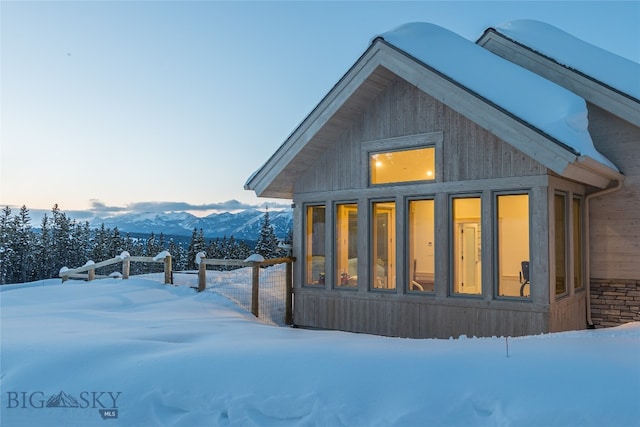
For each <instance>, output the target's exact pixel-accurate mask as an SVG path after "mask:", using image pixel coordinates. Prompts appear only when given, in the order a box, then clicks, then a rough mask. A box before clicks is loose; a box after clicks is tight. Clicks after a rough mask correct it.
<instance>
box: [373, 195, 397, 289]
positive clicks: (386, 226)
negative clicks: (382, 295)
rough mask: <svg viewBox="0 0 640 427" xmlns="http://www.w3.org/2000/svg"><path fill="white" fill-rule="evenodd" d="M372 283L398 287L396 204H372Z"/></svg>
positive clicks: (381, 287) (386, 286)
mask: <svg viewBox="0 0 640 427" xmlns="http://www.w3.org/2000/svg"><path fill="white" fill-rule="evenodd" d="M372 215H373V220H372V226H373V227H372V228H373V230H372V235H373V259H372V260H371V266H372V276H371V277H372V284H373V288H375V289H395V288H396V272H395V270H396V227H395V224H396V204H395V202H374V203H373V204H372Z"/></svg>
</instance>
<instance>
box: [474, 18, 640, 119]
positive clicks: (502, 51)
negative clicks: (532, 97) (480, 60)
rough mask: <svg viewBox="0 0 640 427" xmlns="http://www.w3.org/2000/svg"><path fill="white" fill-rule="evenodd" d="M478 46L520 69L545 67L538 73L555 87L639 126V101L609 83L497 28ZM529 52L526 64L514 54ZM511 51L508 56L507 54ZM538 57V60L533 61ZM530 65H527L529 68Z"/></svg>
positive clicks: (485, 32)
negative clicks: (563, 62) (535, 48)
mask: <svg viewBox="0 0 640 427" xmlns="http://www.w3.org/2000/svg"><path fill="white" fill-rule="evenodd" d="M476 44H478V45H479V46H482V47H484V48H485V49H487V50H489V51H490V52H493V53H494V54H496V55H498V56H501V57H502V58H505V59H506V60H508V61H511V62H513V63H514V64H517V65H519V66H521V67H524V68H527V69H530V70H531V61H535V62H536V63H538V64H540V65H544V66H545V68H546V71H545V69H542V70H537V71H535V72H536V73H538V74H540V75H542V76H543V77H544V78H547V79H549V80H551V81H553V82H555V83H556V84H558V85H560V86H562V87H564V88H566V89H568V90H570V91H572V92H574V93H575V94H577V95H578V96H580V97H582V98H584V99H585V100H586V101H588V102H590V103H592V104H594V105H597V106H598V107H600V108H602V109H604V110H606V111H609V112H610V113H612V114H614V115H616V116H618V117H620V118H622V119H624V120H626V121H628V122H629V123H632V124H633V125H635V126H639V127H640V100H638V99H636V98H634V97H633V96H631V95H629V94H627V93H624V92H622V91H619V90H617V89H616V88H613V87H611V86H609V85H607V84H606V83H604V82H602V81H600V80H598V79H596V78H594V77H592V76H589V75H587V74H585V73H583V72H582V71H581V70H577V69H574V68H571V67H568V66H566V65H564V64H562V63H560V62H558V61H557V60H555V59H554V58H551V57H549V56H546V55H544V54H542V53H540V52H538V51H536V50H534V49H533V48H532V47H530V46H528V45H526V44H524V43H521V42H519V41H517V40H514V39H512V38H510V37H508V36H507V35H505V34H503V33H501V32H500V31H498V30H497V29H495V28H487V29H486V30H485V31H484V33H483V34H482V36H480V38H479V39H478V40H477V41H476ZM518 49H520V52H528V53H529V56H530V57H529V59H528V60H527V61H519V60H518V58H517V55H514V53H517V52H518ZM509 51H510V52H512V53H510V54H508V55H507V52H509ZM533 58H535V59H533ZM527 64H528V65H527Z"/></svg>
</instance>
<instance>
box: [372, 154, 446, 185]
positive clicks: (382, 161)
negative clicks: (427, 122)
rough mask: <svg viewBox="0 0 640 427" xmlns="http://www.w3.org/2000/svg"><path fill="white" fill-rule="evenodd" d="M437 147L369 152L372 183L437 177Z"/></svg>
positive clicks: (423, 179)
mask: <svg viewBox="0 0 640 427" xmlns="http://www.w3.org/2000/svg"><path fill="white" fill-rule="evenodd" d="M435 151H436V150H435V148H434V147H426V148H416V149H412V150H402V151H387V152H378V153H370V154H369V171H370V182H371V184H390V183H396V182H411V181H429V180H433V179H435V169H436V168H435Z"/></svg>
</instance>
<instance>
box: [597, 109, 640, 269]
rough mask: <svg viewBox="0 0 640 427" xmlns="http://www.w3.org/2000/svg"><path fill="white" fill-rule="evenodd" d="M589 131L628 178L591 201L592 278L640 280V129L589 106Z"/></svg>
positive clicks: (602, 151)
mask: <svg viewBox="0 0 640 427" xmlns="http://www.w3.org/2000/svg"><path fill="white" fill-rule="evenodd" d="M589 132H590V133H591V136H592V139H593V141H594V143H595V145H596V148H597V149H598V151H600V152H601V153H602V154H604V155H605V156H606V157H607V158H608V159H610V160H611V161H612V162H613V163H615V164H616V165H617V166H618V168H619V169H620V171H621V172H622V173H623V174H624V177H625V179H624V183H623V185H622V188H621V189H620V190H619V191H616V192H614V193H610V194H606V195H604V196H602V197H594V198H593V199H592V200H591V202H590V205H589V207H590V212H589V214H590V231H591V232H590V235H589V241H590V245H589V246H590V247H589V250H590V251H591V277H592V278H594V279H603V280H618V279H626V280H634V281H640V262H638V260H640V128H638V127H636V126H633V125H632V124H630V123H628V122H626V121H624V120H622V119H619V118H618V117H615V116H614V115H612V114H609V113H608V112H606V111H604V110H602V109H600V108H598V107H596V106H595V105H593V104H589Z"/></svg>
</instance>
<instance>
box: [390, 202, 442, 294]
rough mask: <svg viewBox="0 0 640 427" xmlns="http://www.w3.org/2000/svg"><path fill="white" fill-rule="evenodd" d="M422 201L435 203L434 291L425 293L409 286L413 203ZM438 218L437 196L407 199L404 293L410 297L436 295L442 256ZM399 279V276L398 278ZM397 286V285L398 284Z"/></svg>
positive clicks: (410, 278)
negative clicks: (438, 234)
mask: <svg viewBox="0 0 640 427" xmlns="http://www.w3.org/2000/svg"><path fill="white" fill-rule="evenodd" d="M422 201H431V202H432V203H433V250H434V254H433V282H434V283H433V291H424V290H422V291H421V290H412V289H411V288H410V286H409V283H410V282H409V281H410V280H412V277H411V271H412V267H411V263H412V259H411V220H410V215H411V203H412V202H422ZM437 216H438V209H437V206H436V196H435V194H429V195H424V196H414V197H407V199H406V201H405V218H404V224H405V227H404V244H405V254H406V256H405V266H404V273H405V277H402V280H403V283H404V292H406V293H407V294H409V295H418V296H435V294H436V287H437V281H436V279H437V274H436V266H437V265H438V258H439V257H440V255H438V251H437V250H436V248H437V247H438V246H439V245H438V238H437V237H438V236H437V225H436V224H437V219H436V217H437ZM398 277H399V276H398ZM396 285H397V283H396Z"/></svg>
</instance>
